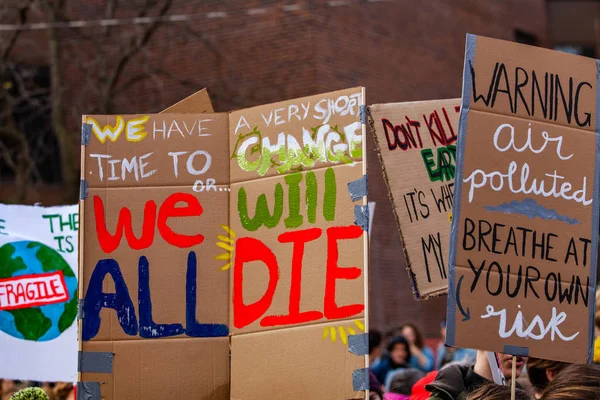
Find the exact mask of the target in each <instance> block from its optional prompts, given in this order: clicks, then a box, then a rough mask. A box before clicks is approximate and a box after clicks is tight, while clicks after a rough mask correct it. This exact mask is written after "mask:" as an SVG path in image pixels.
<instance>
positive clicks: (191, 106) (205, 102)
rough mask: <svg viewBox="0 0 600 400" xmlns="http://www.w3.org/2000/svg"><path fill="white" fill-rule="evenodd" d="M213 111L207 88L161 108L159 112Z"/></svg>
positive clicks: (193, 112)
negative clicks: (163, 108)
mask: <svg viewBox="0 0 600 400" xmlns="http://www.w3.org/2000/svg"><path fill="white" fill-rule="evenodd" d="M212 112H214V110H213V106H212V102H211V101H210V96H209V95H208V90H206V89H202V90H199V91H197V92H196V93H194V94H192V95H191V96H188V97H186V98H185V99H183V100H181V101H180V102H178V103H176V104H174V105H172V106H171V107H169V108H167V109H165V110H163V111H161V112H160V114H166V113H169V114H198V113H212Z"/></svg>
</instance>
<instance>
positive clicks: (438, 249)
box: [369, 99, 460, 299]
mask: <svg viewBox="0 0 600 400" xmlns="http://www.w3.org/2000/svg"><path fill="white" fill-rule="evenodd" d="M459 107H460V99H452V100H434V101H419V102H412V103H390V104H374V105H372V106H370V107H369V108H370V111H371V117H372V123H373V126H372V129H371V130H373V129H374V132H372V133H373V135H374V137H375V143H376V145H377V152H378V154H379V157H380V159H381V166H382V168H383V173H384V179H385V181H386V184H387V186H388V194H389V197H390V200H391V202H392V205H393V207H394V214H395V216H396V222H397V224H398V230H399V233H400V237H401V240H402V244H403V246H404V253H405V255H406V259H407V263H406V264H407V269H408V273H409V275H410V277H411V279H412V280H413V282H414V288H413V289H414V295H415V297H416V298H418V299H427V298H428V297H430V296H437V295H440V294H445V293H447V290H448V278H447V270H448V257H447V255H448V254H447V249H448V246H449V245H450V221H451V218H452V193H453V190H454V168H455V165H456V163H455V160H456V159H455V155H454V154H455V153H452V152H454V151H455V147H456V135H458V112H459V111H460V108H459ZM448 146H449V147H450V148H451V149H449V148H448ZM425 151H430V154H429V155H424V152H425ZM426 162H429V163H431V166H430V168H429V170H428V168H427V164H426ZM444 167H446V168H444ZM430 172H431V173H433V174H435V173H436V172H437V173H439V175H440V176H439V177H435V176H434V177H433V178H432V177H431V176H430ZM438 202H440V203H441V204H438Z"/></svg>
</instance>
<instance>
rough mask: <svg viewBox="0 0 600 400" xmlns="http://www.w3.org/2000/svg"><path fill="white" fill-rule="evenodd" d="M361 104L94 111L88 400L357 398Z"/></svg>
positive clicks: (86, 185)
mask: <svg viewBox="0 0 600 400" xmlns="http://www.w3.org/2000/svg"><path fill="white" fill-rule="evenodd" d="M363 105H364V93H363V92H362V90H361V89H360V88H358V89H353V90H346V91H340V92H335V93H329V94H325V95H321V96H313V97H309V98H304V99H298V100H292V101H288V102H283V103H278V104H274V105H268V106H261V107H257V108H253V109H248V110H242V111H237V112H234V113H231V114H168V113H167V114H165V113H161V114H155V115H114V116H84V118H83V142H84V146H82V157H83V165H84V168H83V169H82V185H81V188H82V199H83V201H82V202H81V203H80V207H81V213H82V215H83V216H84V217H83V223H82V238H81V243H82V250H83V251H82V254H81V260H80V263H81V265H82V272H81V276H82V281H81V285H80V296H81V298H82V299H83V307H82V320H81V323H80V332H81V350H82V353H81V354H80V360H83V362H80V363H79V372H80V380H81V382H79V384H78V390H82V389H81V388H83V389H84V390H87V391H91V392H93V393H97V394H98V395H102V398H104V399H108V400H112V399H121V398H147V399H163V398H167V397H168V398H174V399H189V398H211V399H226V398H230V397H231V398H243V399H245V400H250V399H259V398H264V397H266V396H269V395H270V397H276V398H280V397H286V398H287V397H295V396H298V394H299V393H304V395H305V396H306V397H307V398H316V397H319V396H321V395H326V396H327V397H332V398H364V397H365V390H367V389H368V388H367V384H368V380H366V378H368V372H367V369H366V365H367V364H366V360H367V359H366V349H367V348H368V347H367V346H366V339H367V337H366V335H365V334H364V332H365V331H366V330H367V328H368V326H367V321H366V315H367V310H366V296H367V291H366V290H365V287H366V284H367V282H368V279H367V276H366V274H367V261H366V260H367V255H368V254H367V244H368V239H367V234H366V232H365V231H366V230H367V229H368V226H369V210H368V206H367V202H366V194H367V193H366V179H365V177H364V175H365V165H366V164H365V163H364V158H363V152H364V142H365V141H364V131H365V126H364V123H363V122H362V120H363V118H362V116H363V115H364V112H363V111H364V110H363V108H362V106H363ZM300 144H301V145H300ZM230 167H231V171H230ZM230 182H231V186H230ZM349 184H351V185H350V187H349ZM355 220H356V223H357V224H358V225H360V226H358V225H357V224H355ZM265 349H269V350H268V351H267V350H265ZM275 349H280V350H275ZM274 351H276V352H275V353H274ZM230 374H231V379H230ZM275 374H276V375H277V376H276V379H275V378H273V379H270V384H269V385H256V382H257V381H260V380H264V379H269V377H272V376H273V375H275ZM319 378H320V379H319ZM230 381H231V388H230V387H229V382H230ZM306 382H311V385H310V387H307V385H306ZM313 382H314V384H313ZM330 395H331V396H330Z"/></svg>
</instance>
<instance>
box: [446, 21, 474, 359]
mask: <svg viewBox="0 0 600 400" xmlns="http://www.w3.org/2000/svg"><path fill="white" fill-rule="evenodd" d="M476 45H477V36H475V35H472V34H469V33H467V37H466V41H465V60H464V67H463V85H462V104H461V107H460V117H459V120H458V139H457V148H456V169H455V173H454V182H455V183H454V203H453V207H452V225H451V229H450V250H449V256H448V269H449V271H448V305H447V308H446V345H447V346H450V347H454V342H455V333H456V246H457V244H458V224H459V221H460V203H461V197H462V179H463V178H462V177H463V169H464V152H465V147H466V139H467V138H466V136H467V123H468V119H469V108H470V103H471V81H470V80H469V62H475V49H476ZM457 181H458V185H457V184H456V182H457Z"/></svg>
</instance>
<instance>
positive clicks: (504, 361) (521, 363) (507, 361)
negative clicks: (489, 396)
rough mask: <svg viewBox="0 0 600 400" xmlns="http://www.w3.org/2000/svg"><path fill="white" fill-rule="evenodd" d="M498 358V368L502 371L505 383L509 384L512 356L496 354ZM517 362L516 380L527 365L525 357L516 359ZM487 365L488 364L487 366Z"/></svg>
mask: <svg viewBox="0 0 600 400" xmlns="http://www.w3.org/2000/svg"><path fill="white" fill-rule="evenodd" d="M498 357H499V358H500V368H501V369H502V374H503V375H504V378H505V379H506V382H509V381H510V380H511V378H512V363H513V356H512V355H510V354H502V353H498ZM516 361H517V379H518V378H519V376H521V372H523V368H524V367H525V365H526V363H527V357H520V356H517V357H516ZM488 365H489V364H488Z"/></svg>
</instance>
